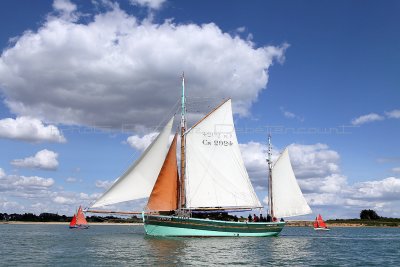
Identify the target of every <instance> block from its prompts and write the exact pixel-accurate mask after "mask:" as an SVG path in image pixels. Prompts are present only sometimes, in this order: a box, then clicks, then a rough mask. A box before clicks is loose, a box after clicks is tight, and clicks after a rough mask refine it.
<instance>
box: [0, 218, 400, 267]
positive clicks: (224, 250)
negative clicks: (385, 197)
mask: <svg viewBox="0 0 400 267" xmlns="http://www.w3.org/2000/svg"><path fill="white" fill-rule="evenodd" d="M271 264H272V265H278V266H282V265H290V266H302V265H307V266H309V265H315V266H374V265H376V266H378V265H382V266H400V228H333V229H332V230H331V231H330V232H315V231H314V230H313V229H311V228H305V227H285V228H284V230H283V231H282V233H281V235H280V236H279V237H273V238H270V237H269V238H243V237H240V238H152V237H148V236H145V235H144V231H143V227H142V226H100V225H98V226H97V225H94V226H91V228H90V229H89V230H69V229H68V228H67V226H66V225H7V224H6V225H0V265H1V266H157V265H158V266H212V265H218V266H220V265H225V266H234V265H248V266H262V265H271Z"/></svg>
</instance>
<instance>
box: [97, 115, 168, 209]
mask: <svg viewBox="0 0 400 267" xmlns="http://www.w3.org/2000/svg"><path fill="white" fill-rule="evenodd" d="M173 119H174V118H171V120H170V121H169V122H168V124H167V125H166V126H165V127H164V129H163V130H162V131H161V133H160V134H159V135H158V136H157V138H156V139H155V140H154V141H153V143H151V144H150V145H149V147H148V148H147V149H146V150H145V151H144V152H143V154H142V156H141V157H140V158H139V159H138V160H137V161H136V162H135V163H134V164H133V165H132V166H131V167H130V168H129V169H128V170H127V171H126V172H125V173H124V174H123V175H122V176H121V177H120V178H119V179H118V180H117V181H115V183H114V184H113V185H112V186H111V188H110V189H109V190H108V191H106V192H105V193H104V194H103V195H102V196H101V197H100V198H99V199H98V200H97V201H96V202H95V203H94V204H93V205H92V207H93V208H94V207H102V206H106V205H111V204H116V203H120V202H125V201H130V200H135V199H140V198H145V197H149V195H150V192H151V190H152V189H153V186H154V183H155V181H156V179H157V177H158V174H159V172H160V170H161V167H162V165H163V162H164V159H165V157H166V155H167V152H168V140H169V136H170V133H171V128H172V123H173Z"/></svg>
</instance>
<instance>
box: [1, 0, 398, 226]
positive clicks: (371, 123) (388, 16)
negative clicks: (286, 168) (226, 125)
mask: <svg viewBox="0 0 400 267" xmlns="http://www.w3.org/2000/svg"><path fill="white" fill-rule="evenodd" d="M399 12H400V3H399V2H398V1H384V2H382V1H369V0H367V1H354V0H351V1H325V0H322V1H320V0H318V1H316V0H315V1H313V0H312V1H302V0H300V1H256V0H255V1H250V2H249V1H224V0H221V1H208V0H207V1H171V0H168V1H166V0H120V1H111V0H92V1H73V0H71V1H68V0H55V1H50V0H43V1H35V2H33V1H22V0H18V1H2V2H1V3H0V25H1V26H0V48H1V57H0V147H1V150H0V151H1V152H0V212H7V213H12V212H17V213H23V212H33V213H36V214H39V213H41V212H58V213H59V214H67V215H71V214H72V213H73V212H74V210H75V209H76V207H77V206H79V205H83V206H88V205H89V204H90V203H92V202H93V201H94V200H96V199H97V198H98V197H99V196H100V195H101V194H102V193H103V192H104V191H105V190H106V189H107V188H108V187H109V186H110V185H111V184H112V182H113V181H114V180H115V179H116V178H118V177H119V176H120V175H121V174H122V173H123V172H124V171H125V170H126V169H127V168H128V167H129V165H130V164H131V163H132V162H133V161H134V160H135V159H137V157H138V156H139V155H140V154H141V152H142V151H144V149H145V148H146V147H147V146H148V145H149V144H150V142H151V141H152V140H153V139H154V138H155V136H156V135H157V131H158V129H159V127H160V126H161V125H163V124H165V123H166V121H167V120H168V119H169V118H170V116H172V114H173V113H174V112H176V111H177V108H178V106H179V100H180V99H179V96H180V90H181V88H180V85H181V80H180V79H181V75H182V71H184V72H185V80H186V89H187V99H188V118H189V125H190V124H191V123H194V122H195V121H196V120H197V119H199V118H200V117H201V114H204V113H207V112H208V111H209V110H210V109H211V108H212V107H213V106H215V105H217V104H218V103H219V102H221V101H222V99H224V98H227V97H231V98H232V102H233V109H234V119H235V127H236V130H237V136H238V142H239V143H240V148H241V152H242V156H243V160H244V162H245V165H246V168H247V171H248V173H249V176H250V178H251V180H252V182H253V185H254V187H255V189H256V192H257V194H258V196H259V198H260V199H261V200H265V199H266V185H267V184H266V181H267V166H266V162H265V158H266V151H267V146H266V140H267V136H268V133H271V134H272V144H273V148H274V155H275V157H276V156H277V155H278V154H279V152H280V151H283V149H284V148H285V147H289V153H290V158H291V162H292V165H293V169H294V171H295V174H296V177H297V179H298V182H299V185H300V187H301V189H302V191H303V193H304V195H305V198H306V199H307V201H308V203H309V204H310V206H311V208H312V210H313V214H311V215H308V216H303V217H300V218H304V219H307V218H312V217H314V216H315V215H316V214H318V213H321V214H322V215H323V216H324V218H356V217H358V216H359V213H360V211H361V210H362V209H374V210H376V211H377V213H378V214H379V215H381V216H386V217H400V208H399V207H400V152H399V151H400V150H399V148H400V142H399V137H398V136H399V132H400V75H399V69H400V51H399V48H400V32H399V31H398V25H400V17H399V16H398V13H399ZM143 203H145V200H141V201H139V202H135V203H131V204H130V206H127V208H129V209H132V210H134V209H139V208H140V207H141V205H142V204H143Z"/></svg>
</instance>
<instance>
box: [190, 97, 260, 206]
mask: <svg viewBox="0 0 400 267" xmlns="http://www.w3.org/2000/svg"><path fill="white" fill-rule="evenodd" d="M186 203H187V204H186V207H187V208H206V207H224V208H225V207H232V208H235V207H252V208H255V207H261V204H260V201H259V200H258V197H257V195H256V194H255V192H254V189H253V186H252V185H251V182H250V179H249V176H248V174H247V171H246V168H245V166H244V163H243V159H242V157H241V154H240V149H239V144H238V142H237V139H236V132H235V127H234V124H233V117H232V104H231V100H230V99H229V100H227V101H226V102H224V103H223V104H221V105H220V106H219V107H218V108H216V109H215V110H214V111H213V112H211V113H210V114H209V115H208V116H206V117H205V118H204V119H203V120H202V121H200V122H199V123H197V124H196V125H194V126H193V127H192V128H191V129H190V130H189V131H188V133H187V134H186Z"/></svg>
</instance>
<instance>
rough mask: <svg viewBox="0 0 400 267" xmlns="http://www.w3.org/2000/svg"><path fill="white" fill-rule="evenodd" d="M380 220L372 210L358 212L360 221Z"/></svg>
mask: <svg viewBox="0 0 400 267" xmlns="http://www.w3.org/2000/svg"><path fill="white" fill-rule="evenodd" d="M381 218H382V217H380V216H379V215H378V213H376V211H374V210H362V211H361V212H360V219H361V220H379V219H381Z"/></svg>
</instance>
